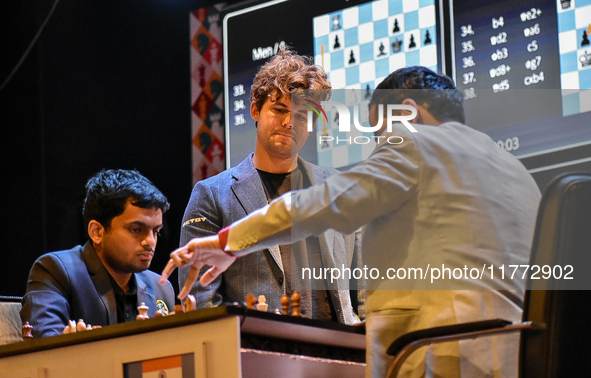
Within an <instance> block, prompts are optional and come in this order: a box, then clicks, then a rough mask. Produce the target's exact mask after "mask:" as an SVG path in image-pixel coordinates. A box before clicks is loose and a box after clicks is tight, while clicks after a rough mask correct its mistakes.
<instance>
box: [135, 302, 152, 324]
mask: <svg viewBox="0 0 591 378" xmlns="http://www.w3.org/2000/svg"><path fill="white" fill-rule="evenodd" d="M149 309H150V308H149V307H148V306H146V304H145V303H144V302H142V303H141V304H140V305H139V306H137V311H138V312H139V314H138V315H137V316H136V320H145V319H149V316H148V310H149Z"/></svg>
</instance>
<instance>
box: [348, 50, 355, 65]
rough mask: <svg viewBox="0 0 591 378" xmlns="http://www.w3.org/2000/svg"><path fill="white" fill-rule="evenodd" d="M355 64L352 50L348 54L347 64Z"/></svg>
mask: <svg viewBox="0 0 591 378" xmlns="http://www.w3.org/2000/svg"><path fill="white" fill-rule="evenodd" d="M355 62H356V60H355V53H354V52H353V50H351V53H350V54H349V64H354V63H355Z"/></svg>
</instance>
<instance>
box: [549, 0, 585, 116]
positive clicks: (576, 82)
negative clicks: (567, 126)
mask: <svg viewBox="0 0 591 378" xmlns="http://www.w3.org/2000/svg"><path fill="white" fill-rule="evenodd" d="M556 1H557V12H558V33H559V34H558V44H559V51H560V81H561V89H562V90H563V92H562V114H563V116H570V115H574V114H579V113H584V112H588V111H591V42H590V38H591V37H590V36H589V34H590V33H591V0H556Z"/></svg>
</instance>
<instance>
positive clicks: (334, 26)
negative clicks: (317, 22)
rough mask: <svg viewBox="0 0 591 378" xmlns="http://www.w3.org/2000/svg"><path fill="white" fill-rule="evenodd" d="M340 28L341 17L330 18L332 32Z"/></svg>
mask: <svg viewBox="0 0 591 378" xmlns="http://www.w3.org/2000/svg"><path fill="white" fill-rule="evenodd" d="M340 28H341V16H340V15H338V14H337V15H334V16H332V30H338V29H340Z"/></svg>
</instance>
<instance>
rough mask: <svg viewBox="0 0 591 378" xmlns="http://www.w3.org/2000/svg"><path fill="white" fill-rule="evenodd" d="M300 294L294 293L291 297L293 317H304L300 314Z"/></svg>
mask: <svg viewBox="0 0 591 378" xmlns="http://www.w3.org/2000/svg"><path fill="white" fill-rule="evenodd" d="M300 298H301V297H300V294H299V293H298V292H297V291H294V292H293V294H292V295H291V316H302V314H300Z"/></svg>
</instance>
